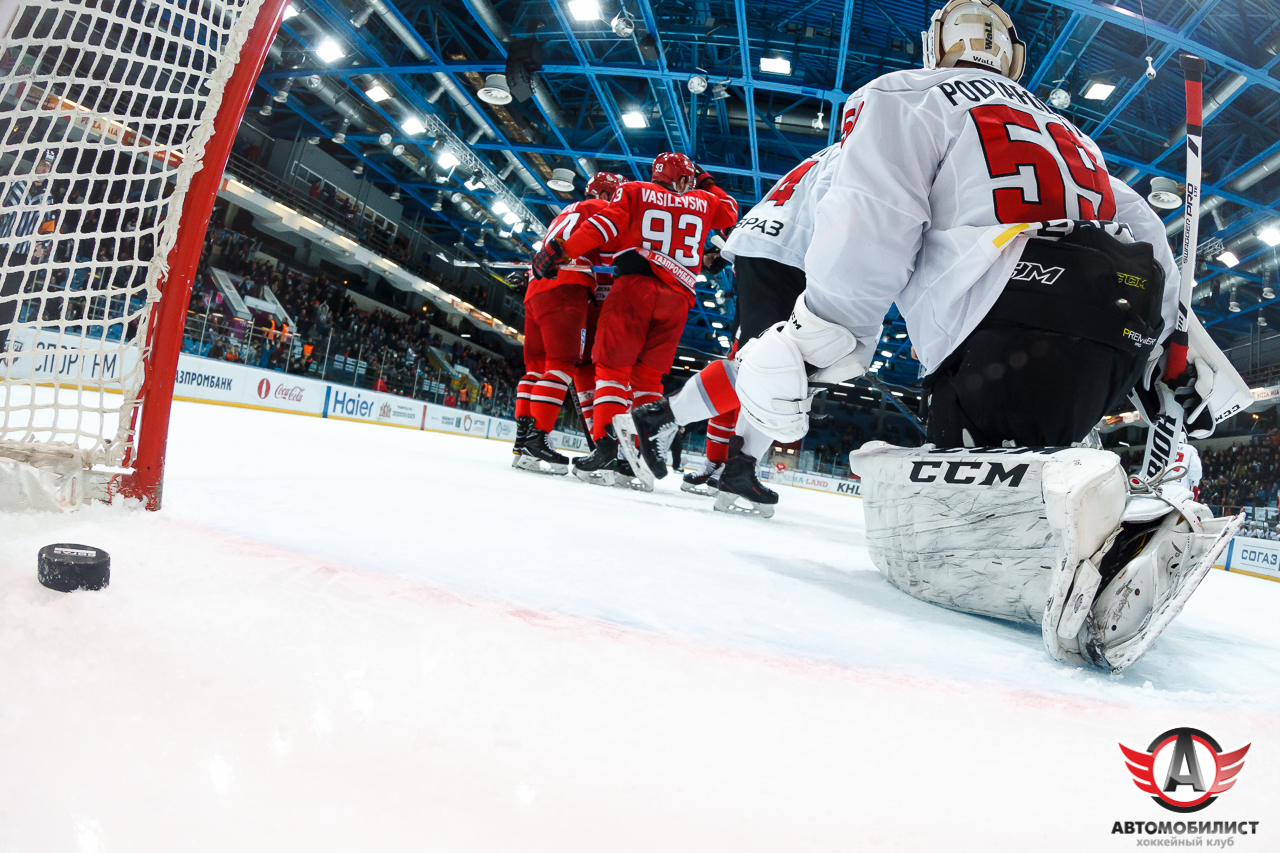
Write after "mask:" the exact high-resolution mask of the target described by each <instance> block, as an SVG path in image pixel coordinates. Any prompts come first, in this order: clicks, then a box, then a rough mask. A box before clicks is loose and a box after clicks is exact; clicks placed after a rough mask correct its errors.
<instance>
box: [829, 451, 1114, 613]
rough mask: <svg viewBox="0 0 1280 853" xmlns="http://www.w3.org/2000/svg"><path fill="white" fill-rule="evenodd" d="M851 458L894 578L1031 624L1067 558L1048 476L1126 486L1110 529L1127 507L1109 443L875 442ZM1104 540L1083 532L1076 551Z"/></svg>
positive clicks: (939, 597)
mask: <svg viewBox="0 0 1280 853" xmlns="http://www.w3.org/2000/svg"><path fill="white" fill-rule="evenodd" d="M849 461H850V467H851V468H852V469H853V472H854V473H855V474H857V475H858V476H860V477H861V478H862V496H863V505H864V508H865V518H866V527H867V548H868V550H869V551H870V552H871V558H872V560H873V561H874V562H875V564H876V567H877V568H879V569H880V571H881V572H883V573H884V575H885V577H887V578H888V579H889V581H890V582H891V583H892V584H893V585H894V586H897V587H898V588H899V589H901V590H903V591H904V592H906V593H908V594H910V595H912V596H915V597H916V598H920V599H922V600H924V601H929V602H931V603H933V604H939V605H942V606H943V607H949V608H952V609H954V610H963V611H965V612H967V613H977V614H980V615H983V616H994V617H997V618H1000V619H1011V620H1014V621H1017V622H1023V623H1027V624H1032V625H1041V624H1042V623H1043V620H1044V613H1045V604H1046V602H1047V601H1048V599H1049V584H1050V580H1051V578H1052V577H1053V574H1054V570H1055V568H1056V567H1057V566H1058V565H1059V564H1060V562H1061V561H1062V560H1063V559H1064V557H1065V555H1064V554H1063V553H1062V552H1063V551H1064V549H1063V547H1062V546H1061V545H1060V541H1061V537H1060V535H1059V534H1058V533H1056V532H1055V529H1054V527H1053V526H1052V525H1051V524H1050V521H1049V518H1048V517H1047V512H1046V504H1045V500H1044V496H1043V482H1044V479H1045V477H1046V475H1048V476H1049V479H1050V481H1051V482H1059V481H1063V480H1071V474H1072V472H1074V475H1076V476H1077V477H1082V478H1083V477H1084V475H1085V474H1086V472H1087V474H1088V477H1091V478H1097V479H1100V480H1103V481H1106V482H1107V483H1108V484H1109V485H1106V486H1105V488H1104V487H1099V488H1100V489H1101V490H1102V492H1104V493H1105V492H1106V491H1107V489H1111V490H1114V489H1115V488H1116V484H1118V488H1119V493H1120V496H1121V500H1120V504H1119V508H1118V509H1114V510H1113V511H1114V514H1115V518H1114V520H1113V521H1112V523H1111V527H1110V528H1107V529H1106V533H1107V534H1108V535H1109V534H1110V533H1111V532H1112V530H1113V529H1114V528H1115V526H1116V525H1117V524H1118V523H1119V513H1120V511H1121V510H1122V508H1123V493H1124V473H1123V471H1121V470H1120V468H1119V459H1118V458H1117V457H1116V456H1115V454H1112V453H1109V452H1107V451H1100V450H1086V449H1082V448H1068V449H1063V450H1056V451H1054V450H1035V449H1030V448H956V449H947V450H936V449H934V448H933V447H932V446H931V445H926V446H924V447H921V448H900V447H894V446H892V445H888V444H884V443H883V442H870V443H868V444H866V445H864V446H863V447H862V449H861V450H857V451H855V452H854V453H852V454H850V459H849ZM1064 472H1067V473H1064ZM1095 491H1096V490H1095ZM1103 526H1104V523H1103V522H1101V521H1100V522H1098V524H1096V525H1094V528H1096V529H1099V530H1100V529H1102V528H1103ZM1094 528H1090V529H1091V530H1092V529H1094ZM1097 538H1098V537H1097V536H1096V535H1093V534H1090V535H1085V536H1081V537H1078V543H1077V545H1076V550H1077V551H1081V550H1083V549H1085V548H1087V547H1088V543H1090V542H1093V541H1095V540H1096V539H1097ZM1102 538H1103V539H1104V540H1105V538H1106V537H1105V536H1103V537H1102ZM1100 544H1101V543H1099V545H1100ZM1099 545H1095V546H1094V550H1096V548H1097V547H1098V546H1099ZM1084 553H1085V555H1086V556H1088V555H1091V554H1092V553H1093V551H1085V552H1084ZM1078 562H1079V561H1078V560H1077V561H1076V564H1078ZM1076 564H1073V567H1074V566H1075V565H1076ZM1073 579H1074V575H1073ZM1055 630H1056V624H1055Z"/></svg>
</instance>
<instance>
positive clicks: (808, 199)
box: [721, 145, 840, 269]
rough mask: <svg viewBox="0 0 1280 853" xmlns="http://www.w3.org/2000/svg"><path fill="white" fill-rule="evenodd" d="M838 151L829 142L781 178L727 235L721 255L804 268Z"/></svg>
mask: <svg viewBox="0 0 1280 853" xmlns="http://www.w3.org/2000/svg"><path fill="white" fill-rule="evenodd" d="M839 152H840V146H839V145H830V146H828V147H826V148H823V149H822V150H821V151H819V152H818V153H817V154H814V155H813V156H812V157H809V158H808V159H806V160H805V161H803V162H802V163H801V164H800V165H799V166H796V167H795V168H794V169H792V170H791V171H790V172H788V173H787V174H786V175H784V176H783V177H782V179H781V180H779V181H778V182H777V183H776V184H774V185H773V189H771V190H769V192H768V194H767V195H765V197H764V198H763V199H761V200H760V203H759V204H757V205H756V206H755V207H753V208H751V210H750V211H749V212H748V213H747V215H746V216H744V217H743V218H742V219H741V220H740V221H739V222H738V224H737V226H736V227H735V228H734V229H733V233H732V234H730V235H729V241H728V243H726V244H725V247H724V249H723V251H722V253H721V254H722V255H723V256H724V257H725V259H726V260H728V261H729V262H730V263H733V261H734V259H735V258H737V257H739V256H742V257H748V258H768V259H769V260H771V261H777V262H778V263H780V264H786V265H787V266H789V267H795V268H797V269H804V255H805V252H807V251H808V250H809V243H810V242H811V241H812V240H813V213H814V208H815V207H816V206H817V202H818V200H819V199H821V198H822V194H823V193H824V192H826V189H827V187H829V186H830V185H831V174H832V169H831V166H832V164H834V163H835V162H836V155H837V154H839Z"/></svg>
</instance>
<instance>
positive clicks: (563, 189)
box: [547, 169, 573, 193]
mask: <svg viewBox="0 0 1280 853" xmlns="http://www.w3.org/2000/svg"><path fill="white" fill-rule="evenodd" d="M547 186H549V187H551V189H553V190H555V191H556V192H559V193H571V192H573V170H572V169H552V170H551V179H550V180H548V181H547Z"/></svg>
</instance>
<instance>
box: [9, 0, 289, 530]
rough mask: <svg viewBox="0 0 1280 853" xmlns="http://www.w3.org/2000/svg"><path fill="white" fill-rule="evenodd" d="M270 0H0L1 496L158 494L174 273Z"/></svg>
mask: <svg viewBox="0 0 1280 853" xmlns="http://www.w3.org/2000/svg"><path fill="white" fill-rule="evenodd" d="M285 5H286V2H285V0H34V2H27V0H0V33H3V36H2V37H0V507H3V506H8V507H10V508H23V507H26V506H37V505H41V504H42V503H47V501H48V499H49V495H53V497H52V500H53V501H54V503H57V504H59V505H61V506H63V507H66V506H74V505H76V504H79V503H81V502H83V501H85V500H88V499H93V498H106V497H109V496H110V495H112V494H115V493H117V492H123V493H125V494H127V495H132V496H136V497H141V498H143V499H145V500H146V501H147V503H148V505H149V506H151V507H152V508H156V507H158V506H159V498H160V483H161V478H162V473H163V465H164V452H165V443H166V439H167V433H168V419H169V407H170V402H171V400H172V394H173V382H174V374H175V372H176V369H177V358H178V353H179V352H180V350H181V347H182V331H183V325H184V320H185V316H186V311H187V303H188V301H189V299H190V293H191V280H192V276H193V274H194V272H195V267H196V265H197V264H198V261H199V255H200V251H201V249H202V247H203V242H204V235H205V230H206V227H207V223H208V218H209V213H210V211H211V209H212V206H213V201H214V197H215V196H216V193H217V187H218V183H219V181H220V179H221V177H222V169H223V167H224V166H225V164H226V159H227V155H228V153H229V151H230V147H231V143H232V141H233V140H234V137H235V133H236V128H237V127H238V125H239V122H240V119H241V116H242V115H243V113H244V109H245V106H246V104H247V102H248V95H249V92H250V91H251V89H252V86H253V82H254V80H255V79H256V77H257V75H258V72H259V71H260V70H261V67H262V63H263V60H264V58H265V56H266V51H267V49H268V47H269V46H270V42H271V39H272V38H274V35H275V32H276V29H277V28H278V26H279V21H280V17H281V15H282V13H283V11H284V7H285ZM41 489H43V490H44V497H40V496H37V495H35V492H37V491H40V490H41ZM50 490H51V491H50Z"/></svg>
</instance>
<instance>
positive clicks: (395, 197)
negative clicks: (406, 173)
mask: <svg viewBox="0 0 1280 853" xmlns="http://www.w3.org/2000/svg"><path fill="white" fill-rule="evenodd" d="M391 200H392V201H399V200H400V188H399V187H396V188H395V189H393V190H392V191H391Z"/></svg>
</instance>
